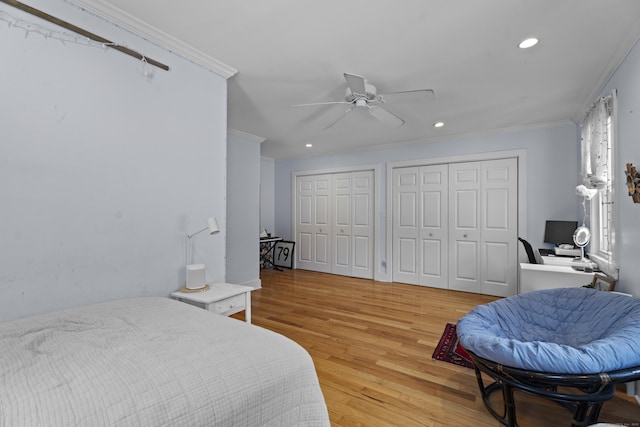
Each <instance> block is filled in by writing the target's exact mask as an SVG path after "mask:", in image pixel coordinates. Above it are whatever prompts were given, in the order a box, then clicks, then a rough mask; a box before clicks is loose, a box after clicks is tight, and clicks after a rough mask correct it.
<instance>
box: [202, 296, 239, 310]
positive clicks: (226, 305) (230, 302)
mask: <svg viewBox="0 0 640 427" xmlns="http://www.w3.org/2000/svg"><path fill="white" fill-rule="evenodd" d="M244 301H245V295H244V294H240V295H236V296H233V297H230V298H226V299H223V300H220V301H216V302H214V303H213V304H210V305H209V311H213V312H215V313H218V314H227V313H229V314H233V313H230V312H238V311H242V310H244V309H245V307H244Z"/></svg>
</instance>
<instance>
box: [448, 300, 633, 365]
mask: <svg viewBox="0 0 640 427" xmlns="http://www.w3.org/2000/svg"><path fill="white" fill-rule="evenodd" d="M457 332H458V337H459V339H460V344H462V346H463V347H464V348H465V349H467V350H470V351H472V352H473V353H475V354H477V355H478V356H480V357H483V358H485V359H488V360H491V361H493V362H496V363H500V364H502V365H506V366H511V367H514V368H519V369H525V370H530V371H538V372H547V373H564V374H594V373H600V372H610V371H615V370H619V369H626V368H630V367H634V366H640V299H638V298H631V297H628V296H625V295H620V294H616V293H613V292H604V291H596V290H594V289H588V288H559V289H547V290H540V291H534V292H528V293H525V294H521V295H516V296H513V297H508V298H505V299H502V300H498V301H494V302H492V303H489V304H485V305H481V306H477V307H475V308H474V309H473V310H472V311H471V312H469V314H467V315H466V316H464V317H463V318H462V319H460V320H459V321H458V325H457Z"/></svg>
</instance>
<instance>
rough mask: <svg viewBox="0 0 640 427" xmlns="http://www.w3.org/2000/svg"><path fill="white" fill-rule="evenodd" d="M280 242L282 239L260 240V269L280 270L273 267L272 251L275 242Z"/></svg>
mask: <svg viewBox="0 0 640 427" xmlns="http://www.w3.org/2000/svg"><path fill="white" fill-rule="evenodd" d="M280 241H282V237H261V238H260V268H269V267H273V268H274V269H275V270H280V269H279V268H278V267H276V266H275V265H273V249H274V248H275V246H276V242H280Z"/></svg>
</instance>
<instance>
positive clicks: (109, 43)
mask: <svg viewBox="0 0 640 427" xmlns="http://www.w3.org/2000/svg"><path fill="white" fill-rule="evenodd" d="M0 2H2V3H6V4H8V5H10V6H13V7H15V8H16V9H20V10H22V11H24V12H27V13H30V14H31V15H34V16H37V17H38V18H41V19H44V20H45V21H49V22H51V23H53V24H56V25H58V26H60V27H63V28H66V29H67V30H70V31H73V32H74V33H78V34H80V35H81V36H84V37H87V38H89V39H91V40H93V41H95V42H98V43H102V44H103V45H104V46H107V47H110V48H111V49H115V50H117V51H120V52H122V53H125V54H127V55H129V56H133V57H134V58H136V59H138V60H140V61H142V60H144V61H146V62H147V63H148V64H150V65H153V66H156V67H158V68H162V69H163V70H166V71H168V70H169V66H168V65H165V64H163V63H161V62H158V61H155V60H153V59H151V58H149V57H146V56H144V55H142V54H140V53H138V52H136V51H135V50H131V49H128V48H126V47H124V46H119V45H118V44H116V43H114V42H112V41H110V40H107V39H105V38H103V37H100V36H99V35H97V34H93V33H91V32H89V31H87V30H83V29H82V28H80V27H76V26H75V25H73V24H70V23H68V22H66V21H63V20H61V19H58V18H56V17H55V16H51V15H49V14H47V13H44V12H43V11H41V10H38V9H36V8H33V7H31V6H28V5H26V4H24V3H20V2H19V1H15V0H0Z"/></svg>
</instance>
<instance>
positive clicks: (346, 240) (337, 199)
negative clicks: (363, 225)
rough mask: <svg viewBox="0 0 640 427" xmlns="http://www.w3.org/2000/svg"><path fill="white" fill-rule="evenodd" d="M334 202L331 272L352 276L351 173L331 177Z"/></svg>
mask: <svg viewBox="0 0 640 427" xmlns="http://www.w3.org/2000/svg"><path fill="white" fill-rule="evenodd" d="M331 179H332V186H333V192H332V198H331V199H332V201H333V236H332V239H333V254H332V257H333V261H332V266H331V272H332V273H333V274H340V275H343V276H350V275H351V263H352V259H351V221H352V212H351V185H352V177H351V173H341V174H335V175H332V176H331Z"/></svg>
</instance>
